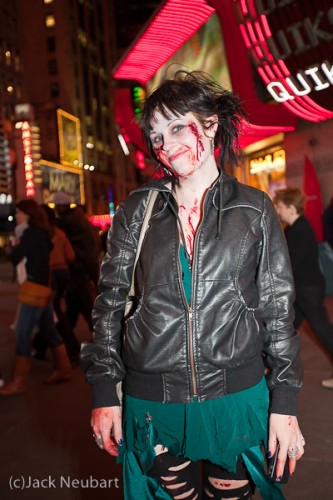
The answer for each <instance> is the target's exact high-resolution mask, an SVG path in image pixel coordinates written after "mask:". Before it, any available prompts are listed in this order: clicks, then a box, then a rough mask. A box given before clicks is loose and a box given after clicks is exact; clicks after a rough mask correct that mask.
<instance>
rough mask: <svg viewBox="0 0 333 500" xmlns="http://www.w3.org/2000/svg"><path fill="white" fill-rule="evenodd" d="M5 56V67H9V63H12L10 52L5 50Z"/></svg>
mask: <svg viewBox="0 0 333 500" xmlns="http://www.w3.org/2000/svg"><path fill="white" fill-rule="evenodd" d="M5 56H6V64H7V66H10V65H11V63H12V53H11V51H10V50H6V52H5Z"/></svg>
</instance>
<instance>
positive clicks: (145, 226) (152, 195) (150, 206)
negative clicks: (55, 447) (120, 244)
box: [116, 190, 158, 404]
mask: <svg viewBox="0 0 333 500" xmlns="http://www.w3.org/2000/svg"><path fill="white" fill-rule="evenodd" d="M157 195H158V191H152V190H150V191H149V194H148V198H147V205H146V209H145V213H144V217H143V221H142V226H141V230H140V236H139V239H138V244H137V247H136V253H135V259H134V265H133V271H132V278H131V286H130V289H129V292H128V294H127V297H126V304H125V313H124V317H125V318H126V317H128V316H129V315H130V313H131V309H132V306H133V298H134V296H135V285H134V273H135V268H136V264H137V262H138V258H139V255H140V252H141V247H142V243H143V240H144V237H145V235H146V232H147V229H148V226H149V221H150V217H151V213H152V211H153V206H154V203H155V200H156V198H157ZM122 384H123V383H122V382H118V383H117V385H116V392H117V396H118V399H119V402H120V404H122V399H123V391H122Z"/></svg>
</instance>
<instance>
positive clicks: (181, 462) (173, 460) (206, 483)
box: [148, 452, 254, 500]
mask: <svg viewBox="0 0 333 500" xmlns="http://www.w3.org/2000/svg"><path fill="white" fill-rule="evenodd" d="M148 475H149V476H150V477H154V478H156V479H158V480H159V482H160V484H161V485H162V486H163V488H165V489H166V491H167V492H168V494H169V495H170V497H171V498H173V499H174V500H181V499H184V500H208V499H209V500H222V499H229V498H232V499H236V498H237V499H243V500H245V499H250V498H251V497H252V494H253V492H254V485H253V482H252V480H251V479H250V476H249V474H248V472H247V470H246V469H245V466H244V465H243V462H242V461H241V460H239V462H238V464H237V471H236V473H231V472H228V471H227V470H225V469H223V468H222V467H219V466H216V465H214V464H212V463H211V462H209V461H207V460H203V461H198V462H191V461H190V460H188V459H186V458H184V457H173V456H171V455H170V454H169V453H168V452H164V453H161V454H159V455H157V456H156V457H155V459H154V462H153V465H152V467H151V468H150V470H149V471H148Z"/></svg>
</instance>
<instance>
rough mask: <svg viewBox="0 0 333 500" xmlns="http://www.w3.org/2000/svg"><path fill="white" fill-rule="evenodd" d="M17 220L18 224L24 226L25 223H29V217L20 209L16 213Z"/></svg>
mask: <svg viewBox="0 0 333 500" xmlns="http://www.w3.org/2000/svg"><path fill="white" fill-rule="evenodd" d="M15 219H16V224H17V225H18V224H23V222H28V219H29V216H28V215H27V214H26V213H24V212H22V210H20V209H19V208H17V209H16V211H15Z"/></svg>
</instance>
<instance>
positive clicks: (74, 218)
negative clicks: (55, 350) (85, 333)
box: [54, 193, 99, 330]
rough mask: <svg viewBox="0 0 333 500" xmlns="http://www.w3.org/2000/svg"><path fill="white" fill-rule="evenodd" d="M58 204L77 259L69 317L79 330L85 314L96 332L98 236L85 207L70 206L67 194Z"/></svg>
mask: <svg viewBox="0 0 333 500" xmlns="http://www.w3.org/2000/svg"><path fill="white" fill-rule="evenodd" d="M54 202H55V210H56V214H57V225H58V227H60V229H62V231H64V233H65V234H66V236H67V238H68V239H69V241H70V243H71V245H72V247H73V249H74V251H75V259H74V261H72V262H71V263H70V265H69V270H70V279H69V283H68V287H67V291H66V296H65V299H66V314H67V317H68V320H69V324H70V326H71V327H72V328H74V327H75V325H76V323H77V320H78V317H79V314H82V316H83V317H84V319H85V320H86V322H87V324H88V326H89V328H90V330H92V323H91V313H92V308H93V305H94V300H95V297H96V286H97V281H98V275H99V259H98V255H99V248H98V244H97V238H96V233H95V231H94V228H93V227H92V225H91V224H90V222H89V221H88V220H87V218H86V217H85V215H84V213H83V211H82V209H81V207H74V208H72V207H71V206H70V199H68V197H67V195H66V193H57V195H56V196H55V199H54Z"/></svg>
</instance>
